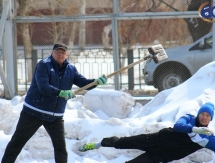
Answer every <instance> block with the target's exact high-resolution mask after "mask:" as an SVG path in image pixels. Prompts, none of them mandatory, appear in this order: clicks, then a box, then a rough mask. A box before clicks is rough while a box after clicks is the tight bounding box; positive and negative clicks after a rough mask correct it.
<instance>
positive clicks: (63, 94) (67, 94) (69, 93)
mask: <svg viewBox="0 0 215 163" xmlns="http://www.w3.org/2000/svg"><path fill="white" fill-rule="evenodd" d="M59 97H63V98H65V100H69V99H71V98H74V97H75V95H74V93H73V92H72V91H71V90H67V91H64V90H61V91H60V93H59Z"/></svg>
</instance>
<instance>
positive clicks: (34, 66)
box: [31, 49, 37, 74]
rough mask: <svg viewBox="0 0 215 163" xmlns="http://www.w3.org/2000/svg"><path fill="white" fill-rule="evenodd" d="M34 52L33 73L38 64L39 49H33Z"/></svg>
mask: <svg viewBox="0 0 215 163" xmlns="http://www.w3.org/2000/svg"><path fill="white" fill-rule="evenodd" d="M31 54H32V74H34V70H35V68H36V66H37V50H35V49H33V50H32V51H31Z"/></svg>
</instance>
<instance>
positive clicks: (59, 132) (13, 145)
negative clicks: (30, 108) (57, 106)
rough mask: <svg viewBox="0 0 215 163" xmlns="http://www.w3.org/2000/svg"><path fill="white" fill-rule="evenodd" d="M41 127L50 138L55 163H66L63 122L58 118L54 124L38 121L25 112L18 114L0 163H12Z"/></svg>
mask: <svg viewBox="0 0 215 163" xmlns="http://www.w3.org/2000/svg"><path fill="white" fill-rule="evenodd" d="M42 125H43V126H44V128H45V129H46V131H47V132H48V134H49V136H50V137H51V140H52V144H53V146H54V154H55V162H56V163H67V151H66V143H65V137H64V120H63V119H62V118H59V119H57V120H55V121H54V122H47V121H43V120H41V119H38V118H36V117H34V116H32V115H30V114H28V113H26V112H25V111H22V112H21V114H20V118H19V122H18V124H17V126H16V130H15V132H14V134H13V136H12V138H11V140H10V142H9V143H8V145H7V147H6V150H5V153H4V155H3V158H2V161H1V163H14V162H15V160H16V158H17V156H18V155H19V153H20V152H21V150H22V148H23V147H24V145H25V144H26V142H27V141H28V140H29V139H30V138H31V137H32V136H33V135H34V133H35V132H36V131H37V130H38V128H39V127H40V126H42Z"/></svg>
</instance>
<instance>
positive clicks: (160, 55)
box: [74, 44, 168, 95]
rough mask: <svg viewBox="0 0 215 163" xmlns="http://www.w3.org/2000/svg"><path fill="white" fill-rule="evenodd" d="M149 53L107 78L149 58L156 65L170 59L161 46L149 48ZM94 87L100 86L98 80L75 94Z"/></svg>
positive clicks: (75, 92)
mask: <svg viewBox="0 0 215 163" xmlns="http://www.w3.org/2000/svg"><path fill="white" fill-rule="evenodd" d="M148 52H149V54H148V55H146V56H145V57H144V58H142V59H140V60H139V61H136V62H134V63H131V64H129V65H128V66H126V67H123V68H121V69H119V70H117V71H115V72H113V73H111V74H109V75H107V76H105V77H106V78H110V77H112V76H114V75H116V74H119V73H120V72H122V71H124V70H127V69H129V68H131V67H134V66H135V65H137V64H139V63H141V62H143V61H145V60H147V59H149V58H152V59H153V61H154V62H155V63H156V64H157V63H159V62H161V61H164V60H167V59H168V56H167V54H166V52H165V50H164V48H163V46H162V45H161V44H158V45H154V46H151V47H149V48H148ZM94 85H98V82H97V81H96V80H95V81H94V82H92V83H90V84H88V85H86V86H84V87H82V88H80V89H78V90H76V91H74V94H75V95H77V94H78V93H80V92H82V91H84V90H86V89H88V88H90V87H92V86H94Z"/></svg>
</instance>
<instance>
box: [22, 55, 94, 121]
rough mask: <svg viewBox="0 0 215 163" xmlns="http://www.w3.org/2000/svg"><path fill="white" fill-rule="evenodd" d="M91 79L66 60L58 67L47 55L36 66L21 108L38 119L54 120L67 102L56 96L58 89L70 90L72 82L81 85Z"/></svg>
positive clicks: (89, 81) (58, 116)
mask: <svg viewBox="0 0 215 163" xmlns="http://www.w3.org/2000/svg"><path fill="white" fill-rule="evenodd" d="M93 81H94V79H86V78H85V77H84V76H82V75H81V74H80V73H79V72H78V71H77V69H76V68H75V66H73V65H71V64H70V63H69V62H68V61H67V60H66V61H65V62H64V64H63V66H62V68H59V65H58V63H57V62H56V61H55V60H54V59H53V57H52V56H49V57H47V58H45V59H43V60H41V61H40V62H39V63H38V64H37V66H36V69H35V72H34V75H33V79H32V83H31V86H30V88H29V90H28V92H27V95H26V97H25V102H24V106H23V110H24V111H26V112H28V113H30V114H31V115H34V116H36V117H38V118H40V119H43V120H46V121H54V120H55V119H56V118H61V117H63V115H64V111H65V107H66V103H67V101H66V100H65V99H64V98H61V97H58V94H59V92H60V90H71V89H72V86H73V84H75V85H77V86H78V87H83V86H85V85H87V84H89V83H92V82H93ZM95 87H96V86H93V87H91V88H90V89H92V88H95Z"/></svg>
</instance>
